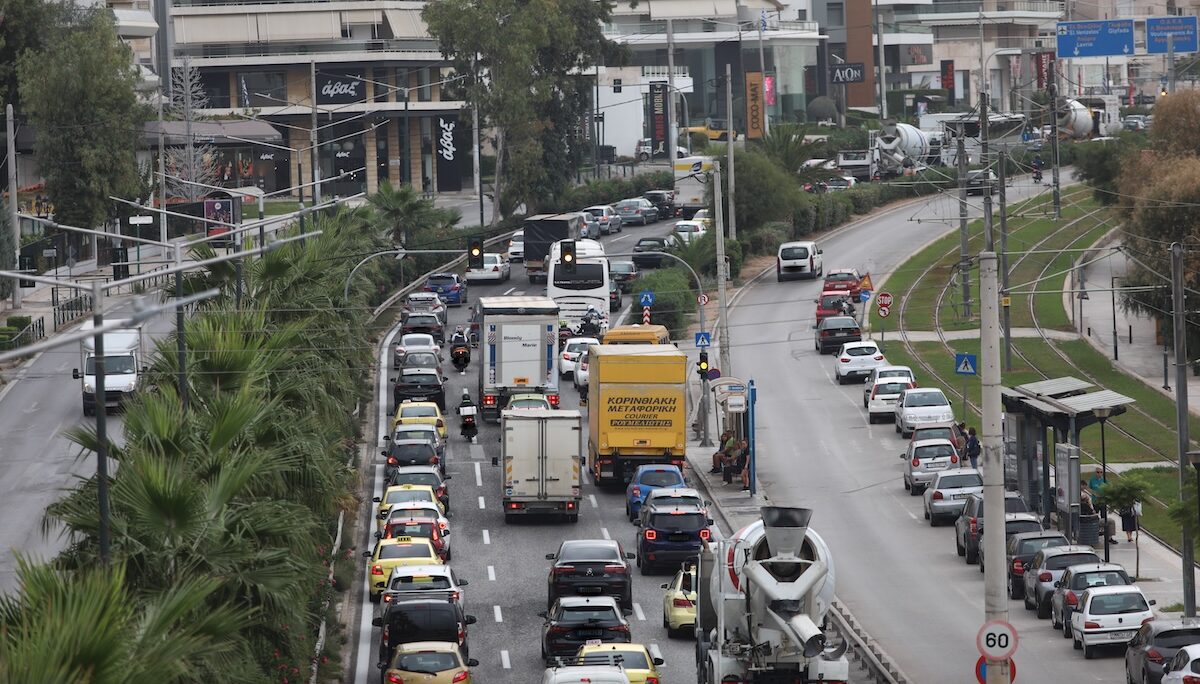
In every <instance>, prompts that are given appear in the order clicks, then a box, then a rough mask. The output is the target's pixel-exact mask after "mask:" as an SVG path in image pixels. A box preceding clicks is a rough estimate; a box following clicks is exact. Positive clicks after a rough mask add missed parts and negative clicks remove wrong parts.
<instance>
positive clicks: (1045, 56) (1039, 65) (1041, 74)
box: [1033, 52, 1054, 90]
mask: <svg viewBox="0 0 1200 684" xmlns="http://www.w3.org/2000/svg"><path fill="white" fill-rule="evenodd" d="M1053 61H1054V53H1053V52H1039V53H1037V54H1035V55H1034V56H1033V68H1034V70H1036V71H1037V87H1038V90H1045V89H1046V84H1047V82H1048V81H1049V76H1050V62H1053Z"/></svg>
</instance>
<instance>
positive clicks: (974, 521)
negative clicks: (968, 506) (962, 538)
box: [967, 518, 979, 537]
mask: <svg viewBox="0 0 1200 684" xmlns="http://www.w3.org/2000/svg"><path fill="white" fill-rule="evenodd" d="M967 522H968V524H969V525H970V526H971V536H972V537H974V536H975V535H977V534H979V518H971V519H970V520H968V521H967Z"/></svg>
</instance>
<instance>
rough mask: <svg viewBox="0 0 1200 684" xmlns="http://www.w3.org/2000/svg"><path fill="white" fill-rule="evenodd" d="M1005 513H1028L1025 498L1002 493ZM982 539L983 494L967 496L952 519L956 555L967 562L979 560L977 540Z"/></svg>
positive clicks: (1014, 493) (1011, 493)
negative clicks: (959, 510) (955, 517)
mask: <svg viewBox="0 0 1200 684" xmlns="http://www.w3.org/2000/svg"><path fill="white" fill-rule="evenodd" d="M1004 512H1005V513H1028V512H1029V506H1027V505H1026V504H1025V499H1022V498H1021V495H1020V494H1018V493H1016V492H1005V493H1004ZM982 540H983V495H981V494H971V495H969V496H967V503H966V504H965V505H964V506H963V511H962V515H960V516H958V518H957V519H955V521H954V546H955V547H956V549H957V550H958V555H960V556H966V560H967V564H973V563H975V562H976V561H978V560H979V542H980V541H982Z"/></svg>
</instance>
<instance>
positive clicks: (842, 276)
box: [825, 273, 858, 283]
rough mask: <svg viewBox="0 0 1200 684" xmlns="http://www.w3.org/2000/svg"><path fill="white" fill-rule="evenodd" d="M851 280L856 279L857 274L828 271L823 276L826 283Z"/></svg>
mask: <svg viewBox="0 0 1200 684" xmlns="http://www.w3.org/2000/svg"><path fill="white" fill-rule="evenodd" d="M852 280H858V276H856V275H854V274H853V273H830V274H829V275H827V276H825V282H827V283H840V282H850V281H852Z"/></svg>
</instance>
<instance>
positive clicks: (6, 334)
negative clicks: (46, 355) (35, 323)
mask: <svg viewBox="0 0 1200 684" xmlns="http://www.w3.org/2000/svg"><path fill="white" fill-rule="evenodd" d="M19 332H21V331H20V330H18V329H16V328H11V327H8V326H4V327H0V347H5V346H7V345H8V343H9V342H11V341H12V339H13V338H14V337H16V336H17V333H19Z"/></svg>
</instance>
